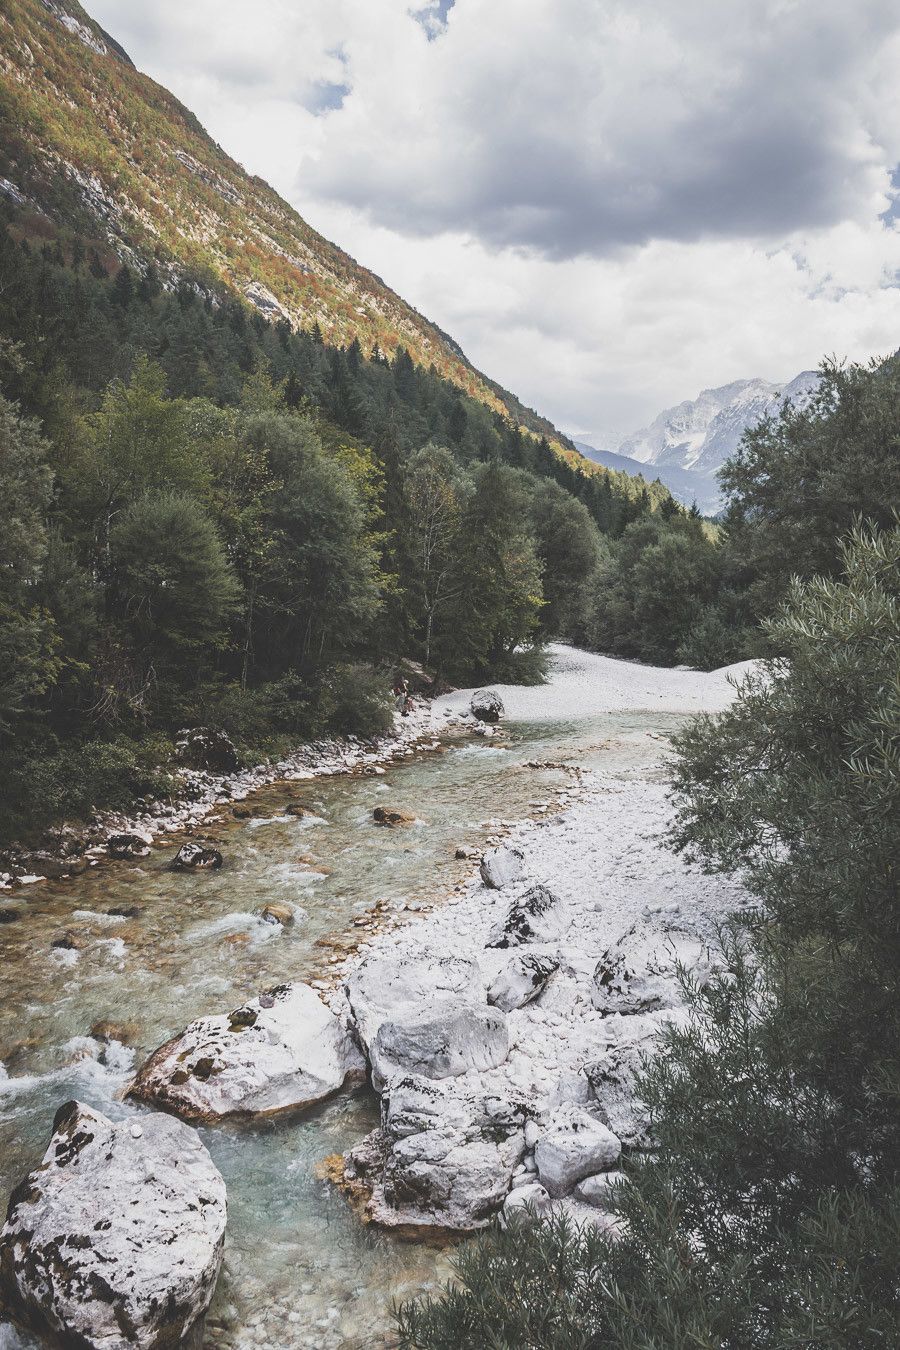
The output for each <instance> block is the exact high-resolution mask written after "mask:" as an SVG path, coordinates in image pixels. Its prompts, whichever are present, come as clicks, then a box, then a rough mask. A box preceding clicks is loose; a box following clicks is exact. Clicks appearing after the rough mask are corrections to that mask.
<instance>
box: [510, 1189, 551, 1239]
mask: <svg viewBox="0 0 900 1350" xmlns="http://www.w3.org/2000/svg"><path fill="white" fill-rule="evenodd" d="M551 1208H552V1201H551V1198H550V1193H549V1191H548V1190H547V1188H546V1187H545V1186H542V1185H541V1183H540V1182H539V1181H526V1182H525V1184H524V1185H522V1186H516V1187H514V1188H513V1190H511V1191H510V1193H509V1195H508V1196H507V1197H506V1199H505V1200H504V1201H503V1210H502V1213H501V1215H500V1225H501V1227H502V1228H508V1227H509V1225H510V1223H511V1222H515V1221H518V1222H521V1221H522V1220H523V1219H525V1220H527V1219H529V1218H535V1219H540V1218H543V1217H544V1215H545V1214H549V1212H550V1210H551Z"/></svg>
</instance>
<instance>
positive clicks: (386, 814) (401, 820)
mask: <svg viewBox="0 0 900 1350" xmlns="http://www.w3.org/2000/svg"><path fill="white" fill-rule="evenodd" d="M372 818H373V820H374V821H375V824H376V825H387V826H389V827H391V828H393V827H394V826H395V825H412V824H414V823H415V819H416V817H415V816H414V815H413V814H412V812H411V811H400V810H398V809H397V808H395V807H391V806H376V807H375V810H374V811H373V812H372Z"/></svg>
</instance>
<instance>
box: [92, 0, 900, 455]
mask: <svg viewBox="0 0 900 1350" xmlns="http://www.w3.org/2000/svg"><path fill="white" fill-rule="evenodd" d="M87 7H88V8H89V10H90V11H91V13H92V14H93V15H94V16H95V17H96V18H97V19H98V20H99V22H100V23H101V24H103V26H104V27H106V28H107V29H109V31H110V32H111V33H113V34H114V35H115V36H116V37H117V38H118V39H119V40H120V41H121V42H122V43H123V44H124V45H125V47H126V48H127V49H128V50H129V52H130V54H131V56H132V57H133V58H134V60H135V62H136V63H137V64H138V65H139V66H140V67H141V68H142V69H143V70H145V71H147V73H148V74H150V75H152V76H153V77H154V78H156V79H157V80H159V81H161V82H162V83H163V84H165V85H167V86H168V87H169V88H170V89H172V90H173V92H175V93H176V94H177V95H178V96H179V97H180V98H181V99H182V100H183V101H184V102H185V103H187V104H188V106H189V107H190V108H192V109H193V111H194V112H195V113H197V115H198V116H199V117H200V119H201V121H203V123H204V124H205V125H206V127H207V128H208V130H209V131H210V132H211V133H212V134H213V136H214V137H215V138H216V139H217V140H218V141H219V142H220V143H221V144H222V145H223V146H224V147H225V149H226V150H228V151H229V152H230V153H231V154H232V155H234V156H235V158H237V159H239V160H240V161H241V162H242V163H243V164H244V165H245V166H246V167H247V169H249V170H250V171H252V172H255V173H258V174H260V175H262V176H263V177H264V178H267V179H268V180H269V182H271V183H272V184H273V186H274V187H276V188H277V189H278V190H279V191H280V192H281V193H282V195H284V196H285V197H287V198H288V199H289V200H290V201H291V202H292V203H293V204H294V205H295V206H296V207H297V208H298V210H299V211H300V212H301V213H302V214H303V215H304V216H305V217H306V219H307V220H308V221H309V222H310V224H312V225H313V226H315V228H317V229H318V230H320V231H321V232H322V233H323V234H325V235H327V236H328V237H329V238H331V239H333V240H335V241H336V242H337V243H339V244H341V245H342V246H343V247H344V248H346V249H347V250H348V251H349V252H350V253H352V254H353V255H354V257H356V258H357V259H358V260H359V261H360V262H362V263H364V264H365V265H367V266H368V267H371V268H372V269H373V270H374V271H376V272H378V273H379V275H380V276H382V277H383V278H384V279H385V281H387V282H388V284H389V285H391V286H392V287H393V288H394V289H395V290H397V291H399V292H400V294H401V295H403V296H404V298H405V299H407V300H409V301H410V302H411V303H412V304H414V305H415V306H416V307H417V308H418V309H420V310H421V311H422V312H423V313H425V314H427V315H428V317H429V318H431V319H434V320H435V321H436V322H437V323H439V324H440V325H441V327H443V328H445V329H446V330H447V331H448V332H450V333H452V334H453V335H454V336H455V337H456V338H457V340H458V341H459V342H461V344H462V345H463V347H464V348H465V350H466V352H467V354H468V355H469V357H470V358H471V359H472V360H473V361H474V362H475V363H476V365H478V366H480V367H481V368H482V369H483V370H485V371H486V372H487V373H488V374H490V375H492V376H493V377H495V378H496V379H499V380H500V381H501V382H502V383H504V384H506V385H507V386H508V387H509V388H511V389H513V390H515V392H516V393H517V394H519V395H520V397H522V398H523V399H524V400H525V401H526V402H528V403H530V404H532V405H534V406H535V407H537V408H538V409H539V410H540V411H541V412H544V413H546V414H547V415H548V416H550V417H551V418H552V419H553V420H554V421H555V422H556V423H557V424H558V425H560V426H561V427H563V428H564V429H565V430H567V431H570V432H572V433H575V434H580V435H583V436H584V438H585V439H588V440H593V441H594V443H595V444H598V445H601V446H612V445H614V444H615V443H616V442H617V441H618V440H619V439H620V438H621V436H622V435H623V434H624V433H625V432H627V431H630V430H632V429H633V428H635V427H637V426H640V425H641V424H642V423H644V422H646V421H649V420H650V419H651V418H652V417H653V416H654V415H655V414H656V413H657V412H659V411H660V410H661V409H662V408H663V407H665V406H667V405H669V404H672V403H675V402H678V401H680V400H681V399H682V398H688V397H694V396H695V395H696V394H697V393H698V392H699V390H700V389H701V388H703V387H708V386H712V385H716V384H723V383H725V382H727V381H729V380H733V379H739V378H742V377H746V376H752V375H761V376H763V377H765V378H767V379H772V380H786V379H789V378H791V377H792V376H794V375H795V374H797V373H798V372H799V371H800V370H802V369H804V368H805V367H809V366H814V365H815V364H816V363H817V362H818V361H819V359H820V358H821V357H822V355H824V354H836V355H839V356H848V357H851V358H853V359H863V358H867V357H869V356H872V355H882V354H886V353H887V352H889V351H892V350H894V349H896V348H897V347H898V346H900V288H898V280H900V202H898V204H897V206H896V208H895V206H894V199H893V196H892V183H893V182H894V181H895V179H894V177H892V174H893V173H894V171H895V170H896V167H897V165H898V163H900V79H898V73H900V6H898V5H897V3H896V0H855V3H854V4H848V3H847V2H846V0H252V3H251V0H189V2H188V3H186V2H185V0H154V3H153V4H150V5H148V4H144V3H142V0H87ZM896 184H897V186H898V188H900V174H896ZM895 210H896V214H897V220H896V222H895V220H894V214H895Z"/></svg>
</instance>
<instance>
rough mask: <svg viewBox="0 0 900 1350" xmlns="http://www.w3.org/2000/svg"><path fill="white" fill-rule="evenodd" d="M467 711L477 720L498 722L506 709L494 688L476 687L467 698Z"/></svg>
mask: <svg viewBox="0 0 900 1350" xmlns="http://www.w3.org/2000/svg"><path fill="white" fill-rule="evenodd" d="M469 711H470V712H471V714H472V716H473V717H477V718H478V721H479V722H499V721H500V718H501V717H502V716H503V714H504V712H505V711H506V710H505V708H504V707H503V699H502V698H501V697H500V695H499V694H498V693H497V690H496V689H476V690H475V692H474V694H473V695H472V697H471V698H470V699H469Z"/></svg>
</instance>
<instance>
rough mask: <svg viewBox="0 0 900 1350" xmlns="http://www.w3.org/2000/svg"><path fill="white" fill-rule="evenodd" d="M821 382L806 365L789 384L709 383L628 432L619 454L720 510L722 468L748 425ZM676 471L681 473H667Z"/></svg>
mask: <svg viewBox="0 0 900 1350" xmlns="http://www.w3.org/2000/svg"><path fill="white" fill-rule="evenodd" d="M818 383H819V377H818V375H817V373H816V372H815V371H814V370H804V371H802V372H801V374H799V375H797V376H796V377H795V378H794V379H793V380H790V381H789V382H788V383H787V384H773V383H772V382H771V381H769V380H759V379H755V380H734V381H733V382H732V383H731V384H723V385H721V386H719V388H717V389H704V390H703V391H702V393H701V394H700V396H699V397H698V398H696V399H687V400H685V402H684V403H679V404H678V405H677V407H674V408H667V409H666V410H665V411H664V412H661V413H660V414H659V416H658V417H656V418H655V419H654V420H653V421H652V422H651V423H650V425H649V426H648V427H645V428H644V429H643V430H641V431H636V432H634V433H633V435H631V436H628V437H627V438H626V439H625V440H624V441H623V442H622V443H621V445H620V446H618V448H617V450H616V453H615V456H614V458H616V459H618V458H625V459H629V460H631V461H633V462H634V461H636V462H637V463H638V464H639V465H642V466H644V468H643V471H644V474H645V476H646V475H647V471H648V468H649V469H652V476H654V477H655V476H656V475H658V476H659V477H660V479H661V480H662V481H663V482H664V483H666V485H667V486H668V487H669V488H670V489H671V490H672V492H673V493H674V494H675V496H677V497H678V498H679V500H681V501H688V500H690V499H692V498H691V493H693V495H694V497H696V500H697V503H698V505H699V506H700V507H701V509H704V510H710V509H711V510H713V511H715V510H717V509H718V507H719V505H721V493H720V492H719V489H718V484H717V481H716V474H717V473H718V471H719V469H720V468H721V467H722V465H723V464H724V462H725V460H726V459H728V458H729V457H730V456H731V455H733V454H734V452H735V450H736V449H737V447H738V445H739V444H740V440H741V437H742V436H743V434H744V432H745V431H746V430H747V428H748V427H751V426H755V425H756V424H757V423H758V422H760V421H762V419H763V418H764V417H768V416H776V415H777V414H778V413H779V411H780V410H781V408H782V406H783V405H784V403H785V401H786V400H790V401H791V402H792V403H794V404H796V405H798V406H800V407H803V406H804V405H805V404H806V403H807V402H808V401H809V398H810V396H811V394H812V393H813V392H814V391H815V389H816V388H817V387H818ZM601 455H602V452H595V456H596V457H597V459H598V462H599V463H601V464H607V463H608V458H607V457H605V456H604V457H601ZM617 467H618V466H617ZM672 471H675V472H676V473H677V474H678V475H679V477H678V478H677V479H670V478H669V477H667V476H665V475H667V474H669V473H671V472H672ZM685 474H687V475H688V477H687V478H686V479H685V478H684V475H685ZM682 480H683V481H682Z"/></svg>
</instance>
